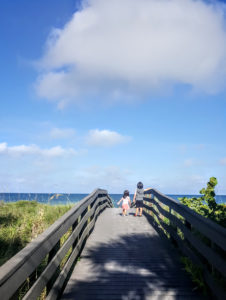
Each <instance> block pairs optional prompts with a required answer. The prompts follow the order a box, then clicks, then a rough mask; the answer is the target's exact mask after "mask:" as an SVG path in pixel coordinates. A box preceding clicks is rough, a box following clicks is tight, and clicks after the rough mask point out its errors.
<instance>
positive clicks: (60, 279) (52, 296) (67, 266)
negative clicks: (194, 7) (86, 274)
mask: <svg viewBox="0 0 226 300" xmlns="http://www.w3.org/2000/svg"><path fill="white" fill-rule="evenodd" d="M103 208H104V204H102V206H99V207H98V208H97V210H96V211H95V216H94V218H93V220H92V221H91V222H90V223H89V225H88V226H87V227H86V229H85V230H84V231H83V233H82V236H81V237H80V240H79V242H78V244H77V246H76V248H75V249H74V251H73V252H72V254H71V256H70V258H69V260H68V261H67V263H66V264H65V266H64V268H63V270H62V271H61V273H60V276H59V277H58V279H57V280H56V282H55V284H54V285H53V287H52V290H51V291H50V293H49V295H48V297H47V299H46V300H53V299H57V297H58V295H59V293H60V291H61V288H62V287H63V284H64V281H65V279H66V278H67V275H68V272H69V271H70V269H71V267H72V265H73V263H74V261H75V260H76V259H77V257H78V255H79V253H80V250H81V249H82V244H83V242H84V240H85V239H86V237H87V235H88V233H89V232H90V231H91V230H92V228H93V227H94V225H95V222H96V217H97V215H98V213H99V212H100V211H101V210H102V209H103Z"/></svg>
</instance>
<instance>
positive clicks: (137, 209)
mask: <svg viewBox="0 0 226 300" xmlns="http://www.w3.org/2000/svg"><path fill="white" fill-rule="evenodd" d="M138 211H139V207H137V208H136V215H138Z"/></svg>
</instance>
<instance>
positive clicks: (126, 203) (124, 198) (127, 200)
mask: <svg viewBox="0 0 226 300" xmlns="http://www.w3.org/2000/svg"><path fill="white" fill-rule="evenodd" d="M121 202H122V215H123V216H126V211H127V210H128V209H129V208H130V205H131V201H130V197H129V191H128V190H125V191H124V193H123V196H122V198H121V199H120V200H119V202H118V203H117V204H118V205H119V204H120V203H121Z"/></svg>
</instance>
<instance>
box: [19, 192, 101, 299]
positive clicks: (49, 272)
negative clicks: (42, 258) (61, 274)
mask: <svg viewBox="0 0 226 300" xmlns="http://www.w3.org/2000/svg"><path fill="white" fill-rule="evenodd" d="M103 200H105V197H101V198H98V200H97V201H96V202H95V204H94V206H93V207H92V209H91V210H90V211H88V212H87V213H86V215H85V216H84V217H83V219H82V220H81V222H80V223H79V224H78V225H77V227H76V228H75V229H74V231H73V232H72V234H71V235H70V237H69V238H68V240H67V241H66V242H65V244H64V245H63V246H62V247H61V249H60V250H59V251H58V252H57V254H56V255H55V256H54V258H53V259H52V260H51V262H50V263H49V264H48V266H47V267H46V268H45V270H44V271H43V272H42V274H41V275H40V277H39V278H38V279H37V280H36V282H35V283H34V284H33V286H32V287H31V289H30V290H29V291H28V292H27V294H26V295H25V297H24V298H23V299H24V300H26V299H27V300H32V299H37V297H38V296H39V295H40V293H41V292H42V290H43V289H44V287H45V286H46V284H47V283H48V281H49V280H50V279H51V277H52V276H53V274H54V272H55V271H56V269H57V268H58V266H59V264H60V263H61V261H62V259H63V258H64V256H65V255H66V253H67V252H68V250H69V249H70V247H71V246H72V245H73V243H74V241H75V239H76V238H77V237H78V235H79V234H80V232H81V230H82V227H83V226H84V224H85V222H87V220H88V219H89V217H90V216H92V215H93V214H94V212H95V209H96V207H97V206H98V205H99V202H101V201H103ZM104 205H105V206H106V205H107V204H104Z"/></svg>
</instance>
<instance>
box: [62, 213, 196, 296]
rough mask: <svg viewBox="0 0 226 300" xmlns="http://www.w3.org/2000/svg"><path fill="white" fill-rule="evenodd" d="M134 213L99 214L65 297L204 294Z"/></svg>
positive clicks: (146, 222) (163, 243) (167, 246)
mask: <svg viewBox="0 0 226 300" xmlns="http://www.w3.org/2000/svg"><path fill="white" fill-rule="evenodd" d="M132 212H133V209H131V210H130V212H129V215H128V216H126V217H123V216H121V210H120V209H117V208H113V209H110V208H108V209H106V210H105V211H104V212H103V213H102V214H101V215H100V216H99V218H98V219H97V222H96V225H95V228H94V231H93V233H92V234H91V235H90V237H89V238H88V240H87V243H86V246H85V248H84V250H83V252H82V255H81V258H80V260H79V261H78V263H77V264H76V266H75V268H74V271H73V273H72V275H71V277H70V280H69V282H68V284H67V286H66V288H65V290H64V293H63V295H62V297H61V299H63V300H69V299H77V300H85V299H86V300H95V299H102V300H107V299H109V300H113V299H117V300H118V299H122V300H145V299H200V296H199V295H197V294H196V293H195V292H194V286H193V284H192V283H191V281H190V279H189V277H188V275H187V274H186V273H185V271H184V270H183V266H182V265H181V263H180V262H179V259H178V257H177V252H175V251H172V249H173V248H172V247H171V246H170V245H169V244H168V243H167V242H166V241H164V240H163V239H162V238H161V237H159V236H158V234H157V233H156V231H155V230H154V229H153V227H152V226H151V225H150V224H149V222H148V221H147V219H146V217H145V216H142V217H134V216H133V214H132Z"/></svg>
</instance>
